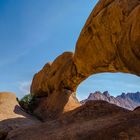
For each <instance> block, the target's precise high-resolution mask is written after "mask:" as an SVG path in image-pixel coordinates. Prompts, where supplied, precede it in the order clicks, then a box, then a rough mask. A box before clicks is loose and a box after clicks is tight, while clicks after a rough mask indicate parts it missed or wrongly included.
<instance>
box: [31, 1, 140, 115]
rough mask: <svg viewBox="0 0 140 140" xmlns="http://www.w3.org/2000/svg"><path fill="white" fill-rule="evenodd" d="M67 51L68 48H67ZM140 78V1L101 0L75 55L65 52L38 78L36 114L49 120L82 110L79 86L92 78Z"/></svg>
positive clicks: (33, 91)
mask: <svg viewBox="0 0 140 140" xmlns="http://www.w3.org/2000/svg"><path fill="white" fill-rule="evenodd" d="M66 47H67V46H66ZM101 72H125V73H131V74H136V75H138V76H140V0H100V1H99V2H98V4H97V5H96V7H95V8H94V10H93V11H92V13H91V15H90V16H89V18H88V20H87V22H86V24H85V26H84V28H83V30H82V32H81V34H80V37H79V39H78V41H77V44H76V49H75V52H74V53H72V52H65V53H63V54H62V55H60V56H58V57H57V58H56V59H55V61H54V62H52V63H48V64H46V65H45V66H44V68H43V69H42V70H41V71H40V72H39V73H37V74H36V75H35V76H34V79H33V82H32V86H31V94H32V95H33V96H34V97H35V99H36V102H37V106H36V107H35V109H34V113H35V114H37V115H38V116H39V117H41V118H48V117H49V116H48V114H50V113H51V117H53V115H54V116H55V117H56V116H57V115H59V114H60V113H62V112H66V111H69V110H71V109H74V108H75V107H78V106H79V105H80V104H79V102H78V101H77V100H76V99H75V94H76V89H77V87H78V85H79V84H80V83H81V82H82V81H83V80H85V79H86V78H88V77H89V76H90V75H92V74H96V73H101Z"/></svg>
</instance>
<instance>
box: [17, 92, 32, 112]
mask: <svg viewBox="0 0 140 140" xmlns="http://www.w3.org/2000/svg"><path fill="white" fill-rule="evenodd" d="M18 102H19V104H20V106H21V107H22V108H23V109H24V110H25V111H26V112H28V113H32V108H33V96H32V95H31V94H28V95H25V96H24V97H23V98H22V99H21V100H18Z"/></svg>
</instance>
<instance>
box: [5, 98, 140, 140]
mask: <svg viewBox="0 0 140 140" xmlns="http://www.w3.org/2000/svg"><path fill="white" fill-rule="evenodd" d="M139 132H140V110H139V109H137V110H135V111H133V112H131V111H128V110H125V109H123V108H120V107H117V106H115V105H113V104H109V103H107V102H105V101H89V102H87V103H86V104H85V105H83V106H80V107H78V108H76V109H75V110H72V111H70V112H67V113H65V114H64V115H63V116H62V117H61V118H59V119H57V120H53V121H48V122H45V123H43V124H41V125H36V126H31V127H26V128H21V129H17V130H14V131H11V132H10V133H9V134H8V136H7V139H6V140H25V139H27V140H129V139H130V140H133V139H135V140H139V138H140V133H139Z"/></svg>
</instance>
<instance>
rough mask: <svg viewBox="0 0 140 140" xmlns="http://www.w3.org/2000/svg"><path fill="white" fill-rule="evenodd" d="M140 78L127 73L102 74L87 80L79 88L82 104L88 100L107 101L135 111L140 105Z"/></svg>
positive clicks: (77, 93)
mask: <svg viewBox="0 0 140 140" xmlns="http://www.w3.org/2000/svg"><path fill="white" fill-rule="evenodd" d="M139 85H140V78H139V77H138V76H136V75H133V74H127V73H120V72H118V73H100V74H94V75H91V76H90V77H88V78H87V79H85V80H84V81H83V82H82V83H81V84H80V85H79V86H78V88H77V90H76V96H77V98H78V100H79V101H80V102H81V104H84V103H85V102H86V101H88V100H105V101H107V102H110V103H114V104H116V105H119V106H121V107H124V108H127V109H130V110H133V109H134V108H135V107H137V106H139V105H140V86H139Z"/></svg>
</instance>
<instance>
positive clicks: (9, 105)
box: [0, 92, 40, 140]
mask: <svg viewBox="0 0 140 140" xmlns="http://www.w3.org/2000/svg"><path fill="white" fill-rule="evenodd" d="M38 123H40V121H39V120H37V119H36V118H34V117H33V116H31V115H29V114H27V113H26V112H24V111H23V110H22V108H21V107H20V106H19V104H18V102H17V100H16V96H15V94H13V93H8V92H0V140H4V137H6V135H7V134H8V132H9V131H11V130H14V129H17V128H21V127H25V126H30V125H35V124H38Z"/></svg>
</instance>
